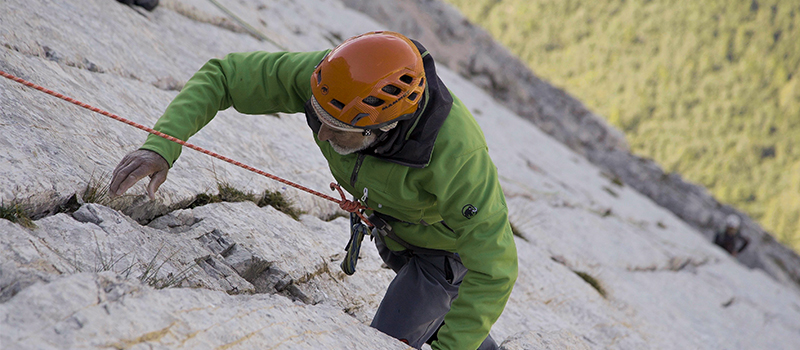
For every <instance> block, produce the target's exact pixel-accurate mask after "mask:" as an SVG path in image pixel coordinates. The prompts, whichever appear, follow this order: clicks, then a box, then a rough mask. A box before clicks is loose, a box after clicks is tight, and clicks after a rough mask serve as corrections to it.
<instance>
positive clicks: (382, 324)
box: [370, 239, 498, 350]
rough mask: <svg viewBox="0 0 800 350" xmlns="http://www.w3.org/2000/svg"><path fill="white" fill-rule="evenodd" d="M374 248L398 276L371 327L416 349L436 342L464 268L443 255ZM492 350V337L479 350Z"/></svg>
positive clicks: (383, 247)
mask: <svg viewBox="0 0 800 350" xmlns="http://www.w3.org/2000/svg"><path fill="white" fill-rule="evenodd" d="M375 245H376V246H377V247H378V253H379V254H380V256H381V258H382V259H383V261H384V262H386V265H389V267H390V268H392V270H394V271H395V272H396V273H397V276H395V278H394V280H392V283H391V284H389V288H388V289H387V290H386V295H385V296H384V297H383V300H382V301H381V305H380V306H379V307H378V311H377V312H376V313H375V318H373V319H372V324H370V326H372V327H374V328H376V329H378V330H379V331H381V332H384V333H386V334H388V335H390V336H392V337H395V338H397V339H400V340H401V341H403V342H406V343H408V344H409V345H411V346H412V347H414V348H417V349H419V348H421V347H422V344H425V342H426V341H428V340H433V339H436V338H435V337H436V333H437V331H438V330H439V327H441V326H442V324H443V321H444V315H445V314H447V312H448V311H450V303H452V302H453V299H455V298H456V297H457V296H458V286H459V285H461V280H462V279H464V275H466V274H467V268H466V267H464V265H462V264H461V262H460V261H458V260H456V259H453V258H450V257H446V256H442V255H424V254H413V253H411V252H409V251H403V252H394V251H391V250H389V248H386V246H385V245H384V244H383V242H381V241H380V240H379V239H376V240H375ZM492 349H498V347H497V344H496V343H495V342H494V339H492V337H491V336H488V337H486V340H484V341H483V343H482V344H481V346H480V347H479V348H478V350H492Z"/></svg>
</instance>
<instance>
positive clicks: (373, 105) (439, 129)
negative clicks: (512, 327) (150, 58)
mask: <svg viewBox="0 0 800 350" xmlns="http://www.w3.org/2000/svg"><path fill="white" fill-rule="evenodd" d="M231 106H233V107H234V108H235V109H236V110H237V111H239V112H241V113H245V114H270V113H277V112H282V113H299V112H304V113H305V115H306V120H307V122H308V125H309V127H310V128H311V130H312V132H313V134H314V139H315V141H316V143H317V145H318V146H319V148H320V150H321V151H322V154H323V155H324V157H325V158H326V159H327V161H328V165H329V167H330V170H331V173H332V174H333V176H334V177H335V178H336V180H337V181H338V182H339V183H340V185H341V186H342V188H344V189H345V190H347V191H348V192H349V193H351V194H352V195H354V196H355V197H357V198H360V200H361V201H362V203H363V204H364V205H365V206H367V207H369V208H372V209H373V210H374V212H372V211H369V212H368V213H367V214H373V218H380V221H381V223H386V224H388V225H387V227H390V228H391V229H390V230H388V231H389V232H390V233H391V235H389V236H385V235H383V234H382V233H377V230H373V235H374V236H376V237H377V238H378V239H376V240H375V241H376V245H377V247H378V251H379V253H380V255H381V258H383V260H384V261H385V262H386V263H387V265H388V266H390V267H391V268H392V269H393V270H394V271H395V272H397V276H396V277H395V279H394V280H393V281H392V283H391V284H390V285H389V287H388V289H387V292H386V295H385V296H384V299H383V300H382V302H381V305H380V306H379V308H378V310H377V312H376V315H375V317H374V319H373V321H372V324H371V326H373V327H375V328H377V329H379V330H381V331H382V332H384V333H387V334H389V335H391V336H393V337H395V338H397V339H400V340H401V341H404V342H406V343H408V344H409V345H411V346H413V347H415V348H420V347H421V346H422V345H423V344H424V343H426V342H428V343H429V344H431V346H432V348H433V349H496V348H497V344H496V343H495V342H494V340H493V339H492V338H491V336H489V331H490V330H491V327H492V325H493V324H494V323H495V322H496V321H497V318H498V317H499V316H500V314H501V313H502V311H503V309H504V308H505V304H506V302H507V301H508V298H509V295H510V294H511V290H512V288H513V286H514V283H515V281H516V278H517V252H516V246H515V244H514V239H513V235H512V233H511V228H510V225H509V223H508V210H507V207H506V203H505V198H504V196H503V192H502V190H501V188H500V184H499V182H498V176H497V169H496V168H495V166H494V164H493V163H492V160H491V159H490V157H489V153H488V148H487V146H486V141H485V140H484V136H483V133H482V131H481V130H480V127H479V126H478V124H477V123H476V121H475V119H474V118H473V117H472V115H471V114H470V112H469V111H468V110H467V108H466V107H465V106H464V105H463V104H462V103H461V101H459V100H458V99H457V98H456V97H455V96H453V95H452V93H451V92H450V91H449V90H448V89H447V87H446V86H445V85H444V83H443V82H442V81H441V80H440V79H439V77H438V75H437V74H436V69H435V65H434V61H433V58H432V57H431V55H430V54H429V53H428V52H427V50H425V48H424V47H422V45H420V44H419V43H418V42H415V41H412V40H409V39H408V38H406V37H405V36H403V35H401V34H398V33H394V32H371V33H366V34H362V35H359V36H356V37H353V38H350V39H348V40H346V41H345V42H344V43H342V44H341V45H339V46H337V47H336V48H334V49H333V50H326V51H319V52H297V53H288V52H279V53H267V52H252V53H233V54H229V55H228V56H226V57H225V58H224V59H213V60H211V61H209V62H208V63H207V64H206V65H205V66H203V67H202V68H201V69H200V71H198V72H197V73H196V74H195V75H194V76H193V77H192V78H191V79H190V80H189V81H188V82H187V83H186V85H185V87H184V88H183V90H182V91H181V92H180V93H179V94H178V96H177V97H176V98H175V99H174V100H173V101H172V103H171V104H170V105H169V107H167V110H166V111H165V113H164V115H163V116H162V117H161V118H160V119H159V120H158V122H157V123H156V125H155V126H154V129H156V130H158V131H161V132H164V133H166V134H169V135H172V136H174V137H176V138H179V139H181V140H187V139H188V138H189V137H190V136H192V135H193V134H194V133H196V132H197V131H199V130H200V129H201V128H202V127H203V126H205V125H206V124H207V123H208V122H210V121H211V119H212V118H213V117H214V116H215V115H216V113H217V111H219V110H223V109H227V108H228V107H231ZM180 152H181V147H180V145H177V144H175V143H172V142H169V141H167V140H165V139H162V138H159V137H155V136H153V135H150V137H148V139H147V141H146V142H145V144H144V145H143V146H142V147H141V148H140V149H139V150H137V151H134V152H131V153H130V154H128V155H127V156H125V158H123V160H122V161H121V162H120V164H119V165H118V166H117V168H116V169H115V170H114V173H113V178H112V180H111V185H110V192H111V194H112V195H121V194H122V193H124V192H125V191H126V190H127V189H128V188H130V187H131V186H132V185H133V184H135V183H136V182H138V181H139V180H140V179H142V178H144V177H145V176H150V177H151V181H150V184H149V185H148V187H147V192H148V194H149V196H150V197H151V198H153V197H154V193H155V191H156V190H157V189H158V187H159V186H160V185H161V184H162V183H163V182H164V181H165V180H166V176H167V172H168V170H169V168H170V167H171V166H172V165H173V162H174V161H175V160H176V159H177V158H178V156H179V155H180ZM376 220H377V219H376ZM384 231H387V230H384Z"/></svg>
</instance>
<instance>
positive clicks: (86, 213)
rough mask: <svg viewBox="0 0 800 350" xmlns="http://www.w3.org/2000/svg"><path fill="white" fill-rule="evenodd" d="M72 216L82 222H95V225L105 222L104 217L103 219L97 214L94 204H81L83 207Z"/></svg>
mask: <svg viewBox="0 0 800 350" xmlns="http://www.w3.org/2000/svg"><path fill="white" fill-rule="evenodd" d="M72 217H73V218H74V219H75V220H78V221H80V222H83V223H93V224H95V225H98V224H100V223H101V222H103V219H101V218H100V217H99V216H98V215H97V213H96V212H95V211H94V209H93V208H92V206H91V205H86V204H84V205H83V206H81V208H80V209H78V210H77V211H76V212H74V213H72Z"/></svg>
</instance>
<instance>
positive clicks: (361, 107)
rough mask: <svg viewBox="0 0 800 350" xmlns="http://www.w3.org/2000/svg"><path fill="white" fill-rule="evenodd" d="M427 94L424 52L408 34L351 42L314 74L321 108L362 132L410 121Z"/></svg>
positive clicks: (376, 34) (378, 34)
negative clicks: (422, 54)
mask: <svg viewBox="0 0 800 350" xmlns="http://www.w3.org/2000/svg"><path fill="white" fill-rule="evenodd" d="M424 90H425V69H424V67H423V64H422V56H421V55H420V53H419V50H418V49H417V47H416V45H414V43H413V42H411V40H409V39H408V38H406V37H405V36H403V35H402V34H399V33H395V32H389V31H378V32H370V33H366V34H362V35H359V36H355V37H352V38H350V39H347V40H346V41H345V42H343V43H342V44H340V45H339V46H337V47H336V48H334V49H333V50H332V51H331V52H330V53H329V54H328V55H327V56H326V57H325V58H324V59H323V60H322V62H320V64H319V65H318V66H317V68H316V69H315V70H314V74H313V75H312V76H311V91H312V93H313V95H314V98H316V99H317V101H318V102H319V105H320V106H321V107H322V108H323V109H324V110H325V111H326V112H328V113H329V114H330V115H331V116H332V117H334V118H336V119H337V120H339V121H341V122H342V123H344V124H347V125H349V126H352V127H355V128H360V129H366V128H378V127H381V126H384V125H388V124H390V123H392V122H395V121H397V120H402V119H407V118H410V117H411V116H412V115H413V113H414V112H415V111H416V110H417V106H418V105H419V101H420V100H421V99H422V94H423V92H424Z"/></svg>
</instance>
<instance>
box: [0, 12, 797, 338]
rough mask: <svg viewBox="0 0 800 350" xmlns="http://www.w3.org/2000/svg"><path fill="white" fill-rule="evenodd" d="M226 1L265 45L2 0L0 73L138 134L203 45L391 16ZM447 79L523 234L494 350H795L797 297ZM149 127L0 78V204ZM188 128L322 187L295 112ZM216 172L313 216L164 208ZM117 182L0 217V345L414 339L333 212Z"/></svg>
mask: <svg viewBox="0 0 800 350" xmlns="http://www.w3.org/2000/svg"><path fill="white" fill-rule="evenodd" d="M218 1H219V2H221V3H223V4H224V5H226V6H228V8H229V9H230V10H231V11H233V12H235V13H237V14H238V15H239V16H240V17H241V18H242V19H243V20H245V21H247V22H248V23H250V24H252V25H253V26H254V27H256V28H257V29H258V30H260V31H261V32H263V33H264V34H265V35H267V36H268V37H269V38H270V39H271V40H272V41H274V43H270V42H266V41H259V40H258V39H256V38H255V37H254V36H252V35H250V34H249V33H247V32H246V31H244V30H243V29H242V28H241V27H239V26H238V24H236V23H235V22H234V21H232V20H230V19H229V18H227V17H226V15H225V14H224V13H223V12H221V11H220V10H219V9H218V8H217V7H215V6H213V5H212V4H211V3H210V2H208V1H205V0H162V5H161V6H160V7H158V8H157V9H156V10H155V11H154V12H152V13H148V12H145V11H141V10H136V9H135V8H130V7H127V6H124V5H121V4H119V3H118V2H116V1H112V0H76V1H68V2H66V1H56V2H53V1H45V0H4V1H3V2H0V13H3V15H2V16H0V70H3V71H7V72H10V73H12V74H15V75H18V76H21V77H23V78H25V79H28V80H31V81H33V82H35V83H37V84H40V85H43V86H45V87H48V88H51V89H54V90H56V91H58V92H62V93H65V94H67V95H70V96H72V97H75V98H77V99H79V100H82V101H84V102H87V103H90V104H93V105H95V106H97V107H101V108H103V109H107V110H109V111H111V112H113V113H116V114H118V115H120V116H122V117H125V118H128V119H132V120H134V121H137V122H140V123H143V124H145V125H148V126H149V125H152V124H153V123H154V122H155V120H156V119H157V118H158V116H159V115H160V113H161V112H162V111H163V109H164V108H165V107H166V105H167V104H168V103H169V102H170V100H171V98H172V97H174V95H175V93H176V92H175V91H174V90H173V89H174V88H176V87H178V86H180V85H181V84H182V83H183V82H185V81H186V80H187V79H189V77H190V76H191V74H192V73H193V72H194V71H195V70H196V69H198V68H199V67H200V66H201V65H202V64H203V63H204V62H205V61H206V60H207V59H209V58H212V57H222V56H224V55H225V54H226V53H228V52H233V51H248V50H260V49H263V50H275V49H276V48H277V47H278V46H281V47H284V48H286V49H289V50H310V49H322V48H328V47H331V46H333V45H334V44H335V43H337V42H338V41H340V40H341V39H343V38H346V37H349V36H351V35H355V34H358V33H361V32H365V31H368V30H375V29H383V28H384V27H383V25H382V24H381V23H376V22H375V21H373V20H372V19H370V18H369V17H367V16H365V15H363V14H360V13H358V12H355V11H353V10H350V9H348V8H346V7H345V6H343V5H342V3H340V2H339V1H333V0H326V1H312V0H298V1H288V0H276V1H256V0H242V1H233V0H218ZM433 54H434V57H436V53H435V52H434V53H433ZM440 73H441V75H442V78H443V80H444V81H445V83H446V84H447V85H448V87H450V88H451V89H452V90H453V91H454V92H455V93H456V95H457V96H459V97H460V99H461V100H462V101H464V103H465V104H466V105H467V106H468V107H469V108H470V109H471V110H472V111H473V113H474V115H475V118H476V119H477V121H478V122H479V123H480V124H481V126H482V127H483V129H484V133H485V135H486V138H487V142H488V144H489V147H490V152H491V154H492V157H493V159H494V160H495V163H496V165H497V168H498V171H499V173H500V177H501V181H502V185H503V188H504V191H505V193H506V196H507V202H508V205H509V209H510V220H511V222H512V224H513V226H514V227H515V230H516V231H517V234H518V237H517V240H516V242H517V247H518V251H519V261H520V276H519V280H518V282H517V285H516V287H515V289H514V291H513V293H512V295H511V299H510V300H509V304H508V306H507V307H506V311H505V312H504V314H503V315H502V316H501V317H500V319H499V320H498V322H497V323H496V324H495V326H494V328H493V330H492V335H493V336H494V338H495V339H497V340H498V342H503V347H504V348H505V349H507V350H511V349H562V348H574V349H609V348H610V349H723V348H724V349H797V348H800V294H798V292H797V290H795V289H793V288H792V287H789V286H787V285H786V284H781V283H778V282H776V281H775V280H774V279H772V278H770V277H769V276H767V275H766V274H765V273H764V272H762V271H760V270H751V269H749V268H747V267H745V266H743V265H741V264H740V263H738V262H737V261H736V260H735V259H733V258H732V257H730V256H728V255H727V254H726V253H724V252H723V251H722V250H720V249H719V248H717V247H715V246H713V245H711V244H710V243H709V242H708V241H707V240H706V239H704V238H703V237H702V236H701V235H700V234H699V233H698V232H697V231H696V230H695V229H694V228H692V227H691V226H690V225H688V224H686V223H685V222H683V221H681V220H680V219H679V218H678V217H676V216H675V215H674V214H673V213H671V212H670V211H667V210H665V209H663V208H661V207H659V206H658V205H656V204H655V203H653V202H652V201H651V200H650V199H649V198H647V197H645V196H643V195H641V194H640V193H639V192H637V191H635V190H633V189H631V188H630V187H628V186H625V185H621V184H618V183H617V182H615V181H614V178H613V176H609V175H607V174H605V173H604V172H603V171H601V170H600V169H598V168H597V167H595V166H593V165H592V164H591V163H590V162H588V161H587V160H586V159H585V158H584V157H582V156H581V155H578V154H576V153H575V152H574V151H572V150H570V149H569V148H568V147H566V146H564V145H563V144H561V143H559V142H557V141H556V140H554V139H553V138H552V137H551V136H548V135H547V134H545V133H544V132H542V131H541V130H539V129H537V128H536V127H535V126H533V125H532V124H531V123H529V122H528V121H526V120H523V119H522V118H520V117H518V116H516V115H515V114H514V113H513V112H511V111H510V110H509V109H507V108H505V107H504V106H502V105H501V104H499V103H497V102H496V101H495V100H493V99H492V97H491V96H489V95H487V94H486V93H485V92H484V91H483V90H481V89H480V88H478V87H476V86H475V85H473V84H472V83H470V82H468V81H467V80H465V79H464V78H462V77H460V76H459V75H457V74H455V73H453V72H452V71H450V70H448V69H446V68H444V67H440ZM143 140H144V133H143V132H141V131H138V130H136V129H132V128H130V127H129V126H125V125H124V124H121V123H118V122H115V121H113V120H110V119H108V118H106V117H103V116H100V115H98V114H95V113H92V112H89V111H86V110H83V109H80V108H78V107H76V106H72V105H69V104H67V103H65V102H63V101H59V100H56V99H54V98H52V97H49V96H46V95H44V94H42V93H40V92H37V91H35V90H32V89H30V88H27V87H23V86H21V85H19V84H17V83H14V82H11V81H9V80H6V79H0V150H2V152H0V179H2V187H0V199H2V201H3V202H4V203H9V202H11V201H13V200H14V199H15V198H16V199H27V200H28V203H29V204H38V205H39V212H40V214H41V215H45V214H46V213H47V212H53V211H54V210H53V209H54V207H55V205H53V203H57V204H63V203H66V201H67V199H68V198H69V197H71V196H72V194H74V193H76V192H77V193H82V192H83V191H84V190H85V188H86V186H87V184H90V183H93V182H95V183H96V182H97V181H98V179H103V181H107V180H108V178H107V176H106V177H105V178H104V177H103V174H107V173H109V172H110V171H111V170H112V169H113V167H114V166H115V165H116V163H117V162H118V161H119V159H121V158H122V156H123V155H124V154H125V153H127V152H129V151H131V150H133V149H135V148H136V147H137V146H138V145H139V144H140V143H141V142H142V141H143ZM190 141H191V142H193V143H196V144H198V145H200V146H202V147H206V148H209V149H212V150H214V151H218V152H220V153H222V154H225V155H227V156H230V157H232V158H235V159H237V160H241V161H243V162H245V163H248V164H250V165H253V166H255V167H257V168H261V169H264V170H267V171H270V172H273V173H275V174H277V175H279V176H284V177H286V178H289V179H291V180H294V181H297V182H300V183H302V184H304V185H308V186H309V187H311V188H314V189H317V190H322V191H326V192H327V186H328V183H329V182H330V181H331V180H332V177H331V176H330V174H329V173H328V170H327V165H326V164H325V161H324V159H323V158H322V156H321V155H320V154H319V151H318V150H317V149H316V146H315V145H314V144H313V142H312V140H311V133H310V132H309V130H308V127H307V126H306V125H305V120H304V118H303V117H302V116H293V115H281V116H279V117H276V116H245V115H240V114H238V113H236V112H235V111H232V110H229V111H225V112H222V113H220V114H219V116H218V117H217V118H216V119H215V120H214V121H213V122H212V123H211V124H210V125H209V126H208V127H207V128H205V129H204V130H203V131H201V132H200V133H198V135H196V136H195V137H194V138H192V139H191V140H190ZM218 182H226V183H230V184H232V185H233V186H234V187H236V188H240V189H244V190H249V191H253V192H261V191H263V190H264V189H271V190H278V191H280V192H281V193H283V194H285V195H286V196H287V197H289V198H290V199H292V200H293V201H294V202H295V205H296V207H298V208H299V209H302V210H304V211H306V212H307V213H308V214H307V215H303V216H301V217H300V218H299V220H294V219H292V218H291V217H289V216H288V215H286V214H284V213H282V212H279V211H277V210H275V209H274V208H272V207H263V208H259V207H258V206H256V205H254V204H253V203H251V202H241V203H217V204H210V205H205V206H200V207H195V208H193V209H178V208H181V207H183V206H184V205H185V204H186V203H188V202H189V201H191V200H192V198H194V196H195V195H197V194H198V193H202V192H214V191H215V190H216V186H217V183H218ZM129 192H130V193H131V194H130V195H128V196H127V197H126V198H125V199H124V200H123V201H117V202H111V203H105V204H106V205H100V204H95V203H85V204H81V203H78V204H75V203H72V205H74V206H75V209H77V210H74V211H69V210H68V211H66V212H62V213H59V214H55V215H46V216H43V217H42V218H40V219H38V220H36V221H35V225H36V227H35V228H26V227H23V226H21V225H19V224H15V223H11V222H9V221H7V220H2V219H0V348H3V349H50V348H53V349H62V348H63V349H68V348H109V347H110V348H125V349H144V348H156V349H173V348H185V349H204V348H208V349H211V348H222V349H225V348H244V349H248V348H253V349H263V348H275V349H321V348H326V349H327V348H330V349H373V348H379V349H394V348H396V349H404V348H407V347H406V346H404V345H403V344H402V343H400V342H398V341H395V340H393V339H391V338H390V337H388V336H386V335H383V334H381V333H380V332H378V331H375V330H373V329H371V328H369V327H368V324H369V321H370V319H371V316H372V314H373V313H374V311H375V309H376V308H377V306H378V304H379V303H380V300H381V297H382V295H383V291H384V290H385V288H386V286H387V285H388V283H389V282H390V280H391V278H392V275H393V273H392V272H391V271H390V270H388V269H386V268H383V267H382V266H381V261H380V258H379V257H378V256H377V254H376V251H375V248H374V246H373V245H372V244H371V243H370V242H368V241H365V243H364V248H363V250H362V254H361V260H360V261H359V265H358V271H357V273H356V274H355V275H353V276H346V275H344V274H343V273H342V272H340V269H339V263H340V262H341V260H342V258H343V257H344V254H343V250H342V248H343V247H344V245H345V244H346V241H347V238H348V232H347V226H348V222H347V220H346V219H345V218H337V219H335V220H332V221H325V220H322V219H321V218H327V217H329V216H330V215H331V214H333V213H335V212H337V209H336V207H335V205H334V204H332V203H329V202H327V201H324V200H321V199H317V198H314V197H312V196H310V195H307V194H305V193H302V192H299V191H296V190H294V189H285V188H284V186H282V185H280V184H277V183H275V182H272V181H271V180H268V179H263V178H260V177H259V176H258V175H255V174H252V173H249V172H246V171H244V170H240V169H238V168H235V167H233V166H230V165H227V164H225V163H222V162H219V161H217V160H214V159H211V158H209V157H207V156H205V155H202V154H200V153H197V152H194V151H191V150H187V151H185V152H184V154H183V156H182V157H181V159H180V160H179V161H178V162H176V165H175V167H174V168H173V169H172V170H171V171H170V176H169V179H168V181H167V182H166V183H165V184H164V185H163V186H162V188H161V190H160V191H159V194H158V195H157V199H156V200H155V201H149V200H148V199H146V196H144V195H143V193H144V189H143V186H142V185H138V186H137V187H135V188H133V189H132V190H131V191H129ZM48 203H49V204H48ZM48 206H49V207H48ZM78 208H79V209H78ZM112 208H118V209H122V210H116V209H112ZM151 219H154V220H151ZM142 224H146V225H144V226H143V225H142Z"/></svg>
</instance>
